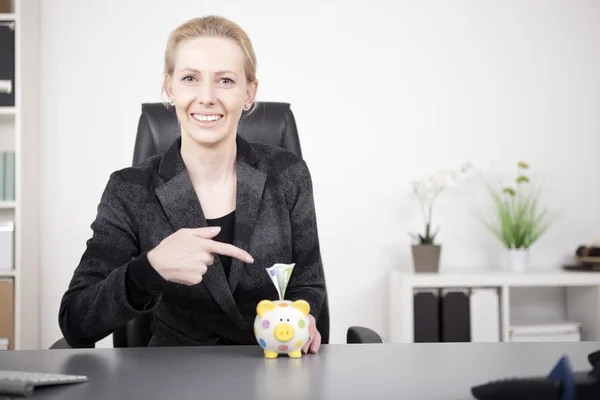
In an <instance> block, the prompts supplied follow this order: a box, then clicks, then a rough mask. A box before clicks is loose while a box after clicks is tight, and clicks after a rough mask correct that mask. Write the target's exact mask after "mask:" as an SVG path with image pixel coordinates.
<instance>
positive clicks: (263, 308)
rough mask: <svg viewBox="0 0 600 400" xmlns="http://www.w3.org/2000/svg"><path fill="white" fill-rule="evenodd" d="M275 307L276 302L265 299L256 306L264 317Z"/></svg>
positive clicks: (259, 313)
mask: <svg viewBox="0 0 600 400" xmlns="http://www.w3.org/2000/svg"><path fill="white" fill-rule="evenodd" d="M274 308H275V303H273V302H272V301H271V300H263V301H261V302H260V303H258V305H257V306H256V313H257V314H258V316H259V317H261V318H262V317H263V315H265V314H266V313H267V311H269V310H272V309H274Z"/></svg>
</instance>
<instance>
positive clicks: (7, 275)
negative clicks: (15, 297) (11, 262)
mask: <svg viewBox="0 0 600 400" xmlns="http://www.w3.org/2000/svg"><path fill="white" fill-rule="evenodd" d="M14 277H15V271H2V270H0V279H3V278H14Z"/></svg>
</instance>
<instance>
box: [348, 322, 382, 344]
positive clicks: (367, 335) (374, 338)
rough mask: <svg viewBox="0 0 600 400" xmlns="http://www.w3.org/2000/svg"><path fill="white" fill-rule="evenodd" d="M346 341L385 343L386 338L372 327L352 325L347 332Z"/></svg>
mask: <svg viewBox="0 0 600 400" xmlns="http://www.w3.org/2000/svg"><path fill="white" fill-rule="evenodd" d="M346 343H348V344H356V343H384V340H383V338H382V337H381V336H380V335H379V334H378V333H377V332H375V331H374V330H372V329H369V328H366V327H364V326H351V327H350V328H348V332H347V333H346Z"/></svg>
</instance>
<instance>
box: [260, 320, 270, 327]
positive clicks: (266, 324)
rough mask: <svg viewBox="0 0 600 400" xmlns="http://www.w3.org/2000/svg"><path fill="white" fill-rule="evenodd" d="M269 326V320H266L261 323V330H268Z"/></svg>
mask: <svg viewBox="0 0 600 400" xmlns="http://www.w3.org/2000/svg"><path fill="white" fill-rule="evenodd" d="M269 326H271V323H270V322H269V320H268V319H265V320H264V321H263V322H262V327H263V329H269Z"/></svg>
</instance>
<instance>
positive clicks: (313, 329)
mask: <svg viewBox="0 0 600 400" xmlns="http://www.w3.org/2000/svg"><path fill="white" fill-rule="evenodd" d="M308 319H309V325H308V326H309V328H308V332H309V333H308V335H309V336H308V340H307V341H306V343H305V344H304V347H302V352H303V353H304V354H306V353H308V352H309V351H310V352H311V353H317V352H318V351H319V347H321V334H320V333H319V331H318V330H317V323H316V321H315V317H313V316H312V315H311V314H309V315H308Z"/></svg>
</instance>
